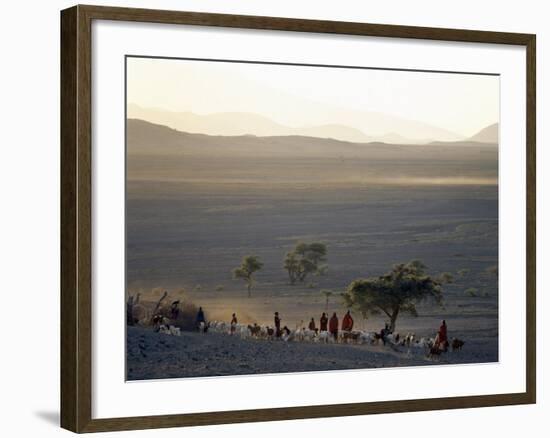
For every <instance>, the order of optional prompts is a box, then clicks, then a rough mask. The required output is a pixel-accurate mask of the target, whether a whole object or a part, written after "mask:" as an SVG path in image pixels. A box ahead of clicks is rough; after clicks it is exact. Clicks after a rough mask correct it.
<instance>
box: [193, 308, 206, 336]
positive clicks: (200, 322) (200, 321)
mask: <svg viewBox="0 0 550 438" xmlns="http://www.w3.org/2000/svg"><path fill="white" fill-rule="evenodd" d="M195 323H196V325H197V329H198V330H201V331H203V330H204V328H205V327H206V319H205V317H204V311H203V310H202V307H199V311H198V312H197V321H196V322H195Z"/></svg>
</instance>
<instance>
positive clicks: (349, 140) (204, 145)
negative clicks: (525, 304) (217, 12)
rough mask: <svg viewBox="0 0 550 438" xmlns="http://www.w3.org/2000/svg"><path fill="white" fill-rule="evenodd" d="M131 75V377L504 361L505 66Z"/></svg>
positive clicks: (154, 61)
mask: <svg viewBox="0 0 550 438" xmlns="http://www.w3.org/2000/svg"><path fill="white" fill-rule="evenodd" d="M125 74H126V78H125V80H126V193H125V195H126V207H125V210H126V216H125V227H126V248H125V257H126V291H125V292H126V297H125V303H126V323H127V326H126V379H127V380H147V379H165V378H190V377H209V376H235V375H251V374H272V373H296V372H320V371H335V370H338V371H341V370H357V369H369V368H389V367H417V366H425V365H429V366H445V365H458V364H472V363H475V364H482V363H491V362H498V361H499V288H498V264H499V258H498V256H499V241H498V237H499V235H498V229H499V196H498V195H499V184H498V178H499V172H498V170H499V110H500V98H499V92H500V78H499V75H498V74H488V73H483V72H479V73H472V72H464V73H462V72H440V71H425V70H400V69H384V68H369V67H363V66H353V65H350V66H340V65H312V64H291V63H289V64H285V63H269V62H253V61H239V60H220V59H190V58H189V59H185V58H160V57H141V56H127V57H126V65H125Z"/></svg>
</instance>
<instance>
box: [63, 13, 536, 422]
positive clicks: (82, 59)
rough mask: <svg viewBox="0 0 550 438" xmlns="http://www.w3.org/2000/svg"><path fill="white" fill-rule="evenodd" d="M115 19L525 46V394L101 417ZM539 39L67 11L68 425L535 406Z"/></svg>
mask: <svg viewBox="0 0 550 438" xmlns="http://www.w3.org/2000/svg"><path fill="white" fill-rule="evenodd" d="M94 20H114V21H129V22H144V23H164V24H184V25H196V26H216V27H227V28H245V29H265V30H281V31H293V32H314V33H324V34H346V35H356V36H375V37H388V38H411V39H425V40H438V41H454V42H457V41H458V42H475V43H490V44H505V45H518V46H523V47H525V48H526V59H527V63H526V65H525V69H526V77H527V88H526V90H525V99H526V108H527V114H526V120H527V126H526V139H525V143H526V147H527V150H526V153H527V169H526V175H527V193H526V200H527V202H526V204H527V208H526V212H525V214H526V218H527V236H526V241H527V247H526V255H527V257H526V261H527V265H526V273H527V275H526V278H527V284H526V291H527V295H526V306H527V307H526V308H527V319H526V334H527V339H526V345H527V351H526V355H527V356H526V391H525V392H523V393H512V394H499V395H482V396H465V397H448V398H433V399H418V400H405V401H384V402H367V403H350V404H337V405H323V406H303V407H289V408H274V409H253V410H244V411H224V412H207V413H197V414H181V415H160V416H140V417H127V418H107V419H103V418H102V419H93V418H92V357H91V354H92V353H91V352H92V296H91V295H92V288H91V281H92V278H91V265H92V257H91V245H92V233H91V229H92V223H91V222H92V215H91V199H92V198H91V195H92V193H91V191H92V186H91V178H92V159H93V157H92V156H91V135H92V122H91V117H92V113H91V106H92V90H91V69H92V51H91V42H92V35H91V32H92V30H91V29H92V22H93V21H94ZM535 58H536V38H535V35H530V34H518V33H503V32H486V31H475V30H457V29H440V28H426V27H411V26H395V25H382V24H364V23H352V22H332V21H319V20H303V19H290V18H274V17H258V16H237V15H225V14H210V13H197V12H175V11H165V10H144V9H129V8H111V7H99V6H75V7H72V8H70V9H66V10H64V11H62V12H61V426H62V427H63V428H66V429H69V430H71V431H74V432H99V431H114V430H127V429H147V428H162V427H177V426H194V425H211V424H223V423H240V422H256V421H273V420H289V419H303V418H318V417H328V416H331V417H334V416H350V415H365V414H379V413H390V412H392V413H395V412H410V411H426V410H438V409H457V408H471V407H483V406H499V405H516V404H529V403H535V401H536V312H535V311H536V292H535V278H536V276H535V274H536V272H535V264H536V263H535V252H536V251H535V217H536V206H535V194H536V192H535V181H536V174H535V172H536V171H535V137H536V127H535V108H536V101H535V91H536V79H535Z"/></svg>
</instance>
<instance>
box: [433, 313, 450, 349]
mask: <svg viewBox="0 0 550 438" xmlns="http://www.w3.org/2000/svg"><path fill="white" fill-rule="evenodd" d="M434 346H435V347H436V348H437V349H439V350H443V351H444V352H445V353H446V352H447V350H448V349H449V341H448V339H447V323H446V322H445V320H443V321H441V326H440V327H439V331H438V332H437V336H436V337H435V342H434Z"/></svg>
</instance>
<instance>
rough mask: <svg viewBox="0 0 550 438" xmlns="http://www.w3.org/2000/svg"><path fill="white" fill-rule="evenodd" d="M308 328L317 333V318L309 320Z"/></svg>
mask: <svg viewBox="0 0 550 438" xmlns="http://www.w3.org/2000/svg"><path fill="white" fill-rule="evenodd" d="M307 328H308V329H310V330H311V331H313V332H316V333H317V327H315V319H314V318H311V321H309V325H308V327H307Z"/></svg>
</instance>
